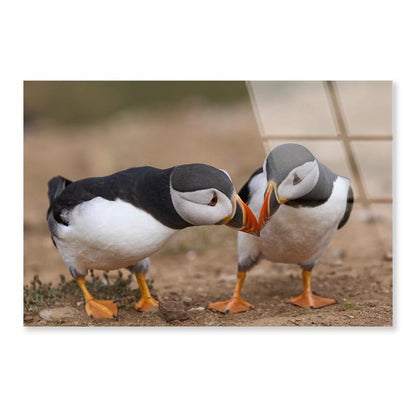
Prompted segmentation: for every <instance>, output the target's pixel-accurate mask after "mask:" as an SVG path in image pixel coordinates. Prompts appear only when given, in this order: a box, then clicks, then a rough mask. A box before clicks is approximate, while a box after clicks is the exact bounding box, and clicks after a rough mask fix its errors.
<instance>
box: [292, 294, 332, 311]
mask: <svg viewBox="0 0 416 416" xmlns="http://www.w3.org/2000/svg"><path fill="white" fill-rule="evenodd" d="M286 303H291V304H292V305H296V306H300V307H301V308H311V309H318V308H323V307H324V306H328V305H334V304H336V303H337V301H336V300H335V299H329V298H322V297H320V296H316V295H314V294H312V293H311V292H309V293H305V292H303V293H302V294H301V295H299V296H297V297H295V298H292V299H288V300H287V301H286Z"/></svg>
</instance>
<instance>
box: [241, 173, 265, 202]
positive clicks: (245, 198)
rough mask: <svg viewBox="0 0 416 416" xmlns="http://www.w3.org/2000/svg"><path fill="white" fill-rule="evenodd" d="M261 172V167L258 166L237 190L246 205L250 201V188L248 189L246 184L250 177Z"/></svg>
mask: <svg viewBox="0 0 416 416" xmlns="http://www.w3.org/2000/svg"><path fill="white" fill-rule="evenodd" d="M261 172H263V168H262V167H261V168H258V169H257V170H256V171H255V172H254V173H253V174H252V175H251V176H250V178H249V179H248V181H247V182H246V183H245V184H244V185H243V186H242V187H241V189H240V190H239V191H238V196H239V197H240V198H241V199H242V200H243V202H244V203H246V204H247V205H248V204H249V203H250V190H249V189H248V184H249V182H250V181H251V179H252V178H253V177H254V176H256V175H258V174H259V173H261Z"/></svg>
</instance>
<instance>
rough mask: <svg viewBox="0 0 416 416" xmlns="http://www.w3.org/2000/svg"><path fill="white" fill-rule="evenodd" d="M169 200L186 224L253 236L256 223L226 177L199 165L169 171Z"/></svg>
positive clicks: (226, 175) (212, 168)
mask: <svg viewBox="0 0 416 416" xmlns="http://www.w3.org/2000/svg"><path fill="white" fill-rule="evenodd" d="M170 187H171V190H170V192H171V198H172V202H173V205H174V207H175V210H176V212H177V213H178V214H179V215H180V216H181V217H182V218H183V219H184V220H185V221H187V222H188V223H189V224H192V225H213V224H227V225H229V226H230V227H233V228H237V229H239V230H240V231H246V232H250V233H257V220H256V218H255V216H254V214H253V213H252V212H251V210H250V208H248V207H247V205H246V204H244V202H243V201H242V200H241V199H240V198H239V197H238V195H237V193H236V192H235V189H234V185H233V184H232V182H231V179H230V177H229V175H228V174H227V173H226V172H225V171H223V170H220V169H217V168H214V167H212V166H209V165H204V164H200V163H193V164H190V165H180V166H176V167H174V168H173V170H172V173H171V178H170Z"/></svg>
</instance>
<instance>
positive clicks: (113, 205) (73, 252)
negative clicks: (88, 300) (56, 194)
mask: <svg viewBox="0 0 416 416" xmlns="http://www.w3.org/2000/svg"><path fill="white" fill-rule="evenodd" d="M68 219H69V226H67V227H66V226H59V228H58V233H57V234H58V235H57V237H58V239H57V241H56V242H57V246H58V249H59V251H60V252H61V254H62V257H63V259H64V261H65V262H66V263H67V264H72V265H73V266H75V267H76V268H77V269H78V270H79V271H82V272H84V270H85V269H103V270H112V269H117V268H121V267H126V266H129V265H133V264H135V263H136V262H138V261H140V260H142V259H143V258H145V257H147V256H149V255H150V254H152V253H154V252H155V251H157V250H158V249H159V248H160V247H161V246H162V245H163V244H164V243H165V242H166V241H167V240H168V239H169V237H171V236H172V235H173V234H174V233H175V232H176V231H177V230H173V229H170V228H168V227H166V226H164V225H163V224H161V223H160V222H159V221H157V220H156V219H154V218H153V217H152V216H151V215H150V214H148V213H147V212H145V211H143V210H141V209H139V208H136V207H134V206H133V205H131V204H129V203H127V202H124V201H121V200H119V199H117V200H115V201H108V200H106V199H103V198H100V197H97V198H94V199H92V200H91V201H88V202H84V203H82V204H80V205H78V206H76V207H75V208H74V209H73V210H72V211H71V212H70V213H69V214H68ZM81 269H82V270H81Z"/></svg>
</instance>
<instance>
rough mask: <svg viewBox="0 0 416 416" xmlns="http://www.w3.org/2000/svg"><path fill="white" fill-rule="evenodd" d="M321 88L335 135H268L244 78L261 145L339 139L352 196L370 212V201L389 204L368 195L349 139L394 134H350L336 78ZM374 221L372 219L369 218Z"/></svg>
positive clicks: (385, 138)
mask: <svg viewBox="0 0 416 416" xmlns="http://www.w3.org/2000/svg"><path fill="white" fill-rule="evenodd" d="M323 85H324V88H325V90H326V93H327V97H328V102H329V107H330V110H331V114H332V118H333V121H334V125H335V128H336V130H337V132H338V133H337V135H335V136H332V135H322V136H319V135H267V134H265V133H264V130H263V125H262V123H261V118H260V114H259V112H258V109H257V105H256V100H255V97H254V92H253V90H252V87H251V85H250V82H246V86H247V90H248V92H249V96H250V100H251V103H252V107H253V109H254V113H255V117H256V120H257V125H258V127H259V130H260V134H261V136H262V140H263V147H264V148H265V150H266V153H267V149H268V147H269V146H268V141H269V140H305V141H308V140H320V141H326V140H328V141H340V142H341V143H342V146H343V149H344V151H345V155H346V159H347V163H348V165H349V168H350V170H351V174H352V176H353V178H352V179H353V183H354V184H356V186H357V188H358V192H359V197H356V198H355V202H357V203H361V204H362V205H363V206H364V208H365V209H366V210H367V211H368V213H369V214H370V215H371V216H372V214H371V204H386V203H387V204H388V203H390V204H391V203H392V202H393V199H392V197H390V198H370V197H369V196H368V195H367V192H366V189H365V187H364V183H363V180H362V177H361V173H360V169H359V164H358V162H357V159H356V157H355V155H354V152H353V149H352V146H351V143H352V142H354V141H392V140H393V135H392V134H391V135H353V134H349V133H348V130H347V123H346V120H345V115H344V112H343V109H342V104H341V98H340V94H339V92H338V89H337V86H336V81H323ZM372 223H373V224H375V222H373V221H372ZM372 228H373V229H374V232H375V233H376V235H377V237H378V240H379V242H380V244H381V246H383V245H384V244H383V239H382V238H381V236H380V234H379V231H378V228H377V226H376V225H375V226H374V227H372Z"/></svg>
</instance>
